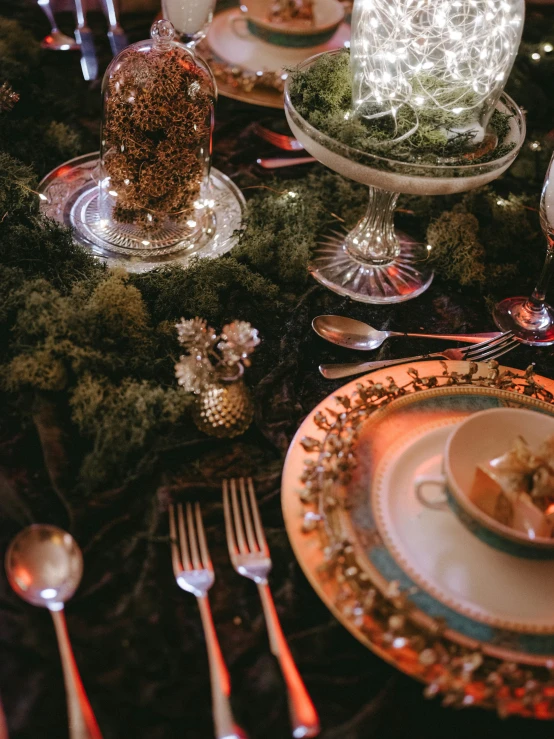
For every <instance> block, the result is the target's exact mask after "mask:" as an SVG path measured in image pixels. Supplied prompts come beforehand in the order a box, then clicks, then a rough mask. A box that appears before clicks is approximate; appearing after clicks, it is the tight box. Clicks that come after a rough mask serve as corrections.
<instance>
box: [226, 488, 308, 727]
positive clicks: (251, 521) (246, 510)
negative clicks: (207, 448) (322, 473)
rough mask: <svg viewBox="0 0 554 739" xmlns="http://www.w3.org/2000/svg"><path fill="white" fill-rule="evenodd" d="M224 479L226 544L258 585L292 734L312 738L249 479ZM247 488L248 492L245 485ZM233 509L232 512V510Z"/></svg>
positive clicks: (305, 699) (242, 572) (238, 567)
mask: <svg viewBox="0 0 554 739" xmlns="http://www.w3.org/2000/svg"><path fill="white" fill-rule="evenodd" d="M238 487H239V489H240V503H239V499H238V494H237V480H235V479H231V481H229V480H223V507H224V511H225V530H226V532H227V546H228V547H229V554H230V556H231V562H232V563H233V567H234V568H235V570H236V571H237V572H238V573H239V575H243V576H244V577H248V578H249V579H250V580H253V581H254V582H255V583H256V585H257V586H258V592H259V593H260V598H261V601H262V607H263V611H264V615H265V620H266V624H267V631H268V635H269V643H270V647H271V651H272V652H273V654H274V655H275V656H276V657H277V659H278V660H279V664H280V666H281V670H282V672H283V677H284V679H285V683H286V686H287V693H288V701H289V714H290V719H291V723H292V735H293V736H294V737H297V738H300V737H313V736H317V734H319V730H320V727H319V717H318V715H317V712H316V710H315V708H314V704H313V703H312V699H311V698H310V696H309V693H308V691H307V690H306V686H305V685H304V683H303V681H302V678H301V677H300V673H299V672H298V669H297V667H296V665H295V663H294V659H293V657H292V654H291V652H290V649H289V646H288V644H287V641H286V639H285V635H284V634H283V631H282V629H281V624H280V623H279V617H278V616H277V611H276V609H275V604H274V602H273V598H272V595H271V591H270V589H269V585H268V583H267V576H268V575H269V572H270V570H271V557H270V554H269V548H268V546H267V541H266V538H265V534H264V530H263V527H262V522H261V519H260V514H259V511H258V504H257V502H256V496H255V494H254V483H253V482H252V478H251V477H249V478H247V479H246V480H245V479H244V478H243V477H241V478H240V479H239V480H238ZM247 487H248V495H247V493H246V488H247ZM231 511H232V512H231Z"/></svg>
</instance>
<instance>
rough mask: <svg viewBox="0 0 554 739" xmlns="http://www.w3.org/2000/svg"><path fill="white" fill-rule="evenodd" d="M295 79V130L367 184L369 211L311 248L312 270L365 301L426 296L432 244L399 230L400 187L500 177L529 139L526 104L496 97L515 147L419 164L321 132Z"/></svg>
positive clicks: (459, 186) (468, 184) (437, 189)
mask: <svg viewBox="0 0 554 739" xmlns="http://www.w3.org/2000/svg"><path fill="white" fill-rule="evenodd" d="M325 53H328V54H337V53H340V51H334V52H333V51H332V52H325ZM318 56H319V55H317V56H313V57H310V58H309V59H307V60H306V61H305V62H303V63H302V64H301V65H300V67H299V69H300V70H305V69H307V68H308V67H310V66H311V65H312V64H313V62H314V61H315V59H317V58H318ZM291 79H292V77H291V76H290V75H289V77H288V79H287V83H286V86H285V113H286V116H287V120H288V123H289V126H290V128H291V130H292V132H293V134H294V136H295V137H296V138H297V139H298V140H299V141H300V142H301V143H302V144H303V146H304V148H305V149H306V150H307V151H308V152H309V153H310V154H311V155H312V156H313V157H315V158H316V159H318V160H319V161H320V162H321V163H322V164H324V165H325V166H326V167H329V169H332V170H334V171H335V172H338V173H339V174H341V175H343V176H344V177H347V178H348V179H351V180H354V181H355V182H360V183H362V184H365V185H367V186H368V187H369V204H368V209H367V212H366V215H365V216H364V217H363V218H362V220H361V221H360V222H359V223H358V225H357V226H355V228H354V229H353V230H352V231H350V233H348V234H339V233H336V232H335V233H332V234H329V235H328V236H326V237H325V239H324V240H323V241H322V243H321V244H320V245H319V248H318V249H317V251H316V252H315V254H314V255H313V258H312V263H311V267H310V271H311V273H312V274H313V276H314V277H315V278H316V280H318V281H319V282H321V283H322V284H324V285H325V286H326V287H328V288H329V289H330V290H333V291H334V292H336V293H339V294H340V295H347V296H348V297H350V298H352V299H353V300H359V301H362V302H364V303H399V302H402V301H404V300H409V299H410V298H414V297H416V296H417V295H420V294H421V293H422V292H424V291H425V290H426V289H427V288H428V287H429V285H430V284H431V281H432V279H433V272H432V270H431V267H430V264H429V262H428V259H429V247H428V245H427V244H420V243H417V242H415V241H413V240H411V239H410V238H409V237H407V236H405V235H404V234H400V233H398V232H396V231H395V229H394V225H393V217H394V208H395V206H396V202H397V200H398V194H399V193H407V194H412V195H450V194H453V193H459V192H464V191H465V190H472V189H474V188H476V187H481V186H482V185H486V184H487V183H488V182H491V181H492V180H494V179H496V178H497V177H498V176H499V175H501V174H502V172H504V171H505V170H506V169H507V168H508V167H509V166H510V164H511V163H512V162H513V160H514V159H515V157H516V156H517V153H518V151H519V149H520V148H521V145H522V144H523V141H524V139H525V120H524V118H523V115H522V113H521V110H520V109H519V108H518V106H517V105H516V104H515V103H514V102H513V100H511V98H509V97H508V96H507V95H505V94H504V95H502V97H501V98H500V100H499V101H498V103H497V110H500V111H501V112H503V113H507V114H508V115H509V116H510V118H509V126H510V131H509V133H508V135H507V137H506V138H505V140H504V142H503V143H504V144H510V143H512V144H513V148H512V149H511V151H509V152H508V153H507V154H505V155H504V156H502V157H500V158H498V159H496V160H492V161H488V162H486V163H481V164H474V163H471V160H470V159H469V158H468V164H465V163H463V164H460V163H456V164H444V163H443V164H436V165H435V164H417V163H415V164H414V163H412V162H405V161H398V160H395V159H388V158H386V157H382V156H376V155H373V154H368V153H367V152H363V151H360V150H358V149H353V148H352V147H350V146H347V145H346V144H343V143H341V142H339V141H337V140H335V139H332V138H330V137H328V136H326V135H325V134H324V133H321V131H318V130H317V129H316V128H314V127H313V126H312V125H311V124H310V123H308V121H306V120H305V119H304V118H303V117H302V116H301V115H300V113H299V112H298V111H297V110H296V108H295V107H294V105H293V103H292V101H291V91H290V88H291ZM339 215H340V214H339ZM430 247H431V248H432V244H431V245H430Z"/></svg>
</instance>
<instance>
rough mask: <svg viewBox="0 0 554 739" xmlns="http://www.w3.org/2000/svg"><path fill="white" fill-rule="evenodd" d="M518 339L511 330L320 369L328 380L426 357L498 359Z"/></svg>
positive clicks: (324, 365)
mask: <svg viewBox="0 0 554 739" xmlns="http://www.w3.org/2000/svg"><path fill="white" fill-rule="evenodd" d="M520 343H521V342H520V341H518V340H517V339H516V338H515V336H514V335H513V333H512V332H511V331H507V332H506V333H504V334H500V335H499V336H497V337H496V338H494V339H489V340H488V341H482V342H481V343H480V344H472V345H471V346H468V347H464V348H463V349H445V350H444V351H442V352H433V354H419V355H418V356H417V357H402V358H400V359H385V360H383V361H381V362H380V361H376V362H351V363H348V364H321V365H320V366H319V371H320V372H321V374H322V375H323V377H325V378H326V379H327V380H338V379H339V378H340V377H351V376H352V375H361V374H362V372H371V371H372V370H378V369H383V368H385V367H394V366H395V365H397V364H405V363H406V362H419V361H420V360H424V359H451V360H455V361H462V360H467V361H468V362H487V361H490V360H491V359H497V358H498V357H501V356H502V355H503V354H507V353H508V352H511V351H512V349H515V348H516V346H517V345H518V344H520Z"/></svg>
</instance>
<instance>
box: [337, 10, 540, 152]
mask: <svg viewBox="0 0 554 739" xmlns="http://www.w3.org/2000/svg"><path fill="white" fill-rule="evenodd" d="M524 15H525V0H355V2H354V10H353V15H352V41H351V65H352V79H353V86H352V87H353V89H352V105H353V109H354V111H356V113H357V114H358V115H360V116H363V117H364V118H366V119H369V120H372V119H375V120H376V119H379V120H380V121H381V122H382V121H383V118H388V120H389V123H390V140H391V141H397V142H398V141H402V140H405V139H407V138H409V137H417V136H420V137H421V136H423V137H425V135H426V132H429V131H434V132H435V135H437V132H442V134H443V138H445V139H446V140H448V141H451V140H452V139H458V140H459V141H460V144H463V145H466V146H467V147H471V146H472V145H477V144H481V142H482V141H483V139H484V138H485V134H486V132H487V125H488V123H489V119H490V117H491V115H492V113H493V111H494V109H495V106H496V103H497V102H498V99H499V97H500V95H501V93H502V90H503V88H504V85H505V84H506V81H507V79H508V75H509V74H510V70H511V68H512V65H513V63H514V59H515V57H516V54H517V50H518V46H519V42H520V40H521V34H522V30H523V19H524Z"/></svg>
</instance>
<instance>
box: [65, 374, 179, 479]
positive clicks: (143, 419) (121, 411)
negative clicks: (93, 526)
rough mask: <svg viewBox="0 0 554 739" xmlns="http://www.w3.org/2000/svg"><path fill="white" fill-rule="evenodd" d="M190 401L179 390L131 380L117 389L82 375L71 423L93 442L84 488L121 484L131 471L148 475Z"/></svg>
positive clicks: (72, 399)
mask: <svg viewBox="0 0 554 739" xmlns="http://www.w3.org/2000/svg"><path fill="white" fill-rule="evenodd" d="M191 402H192V401H191V397H190V396H189V395H187V394H186V393H184V392H182V391H181V390H180V389H179V388H176V387H170V388H163V387H160V385H159V384H157V383H153V382H146V381H134V380H130V379H127V380H124V381H123V382H122V383H121V384H119V385H115V384H113V383H110V382H109V381H108V380H106V379H104V378H99V377H94V376H92V375H90V374H85V375H83V377H82V378H81V379H80V381H79V383H78V384H77V386H76V387H75V389H74V390H73V392H72V394H71V397H70V407H71V413H72V419H73V421H74V422H75V424H76V426H77V428H78V429H79V431H80V433H81V434H82V435H83V436H84V437H85V438H90V439H91V442H92V450H91V451H90V452H89V453H88V454H87V455H86V456H85V458H84V460H83V464H82V466H81V471H80V483H81V485H82V486H83V488H84V489H85V490H95V489H96V488H98V487H99V486H102V485H105V484H106V481H107V480H110V481H111V482H112V484H117V483H118V482H121V481H122V480H124V479H125V477H126V475H127V473H128V471H129V470H130V469H131V470H136V471H138V470H140V472H141V473H144V472H146V471H147V470H148V469H149V467H150V466H151V465H152V463H153V461H154V459H155V457H156V449H157V447H158V446H159V440H160V439H163V438H164V437H165V436H166V435H167V434H168V432H169V431H170V430H171V429H175V426H176V424H178V423H179V422H180V421H181V420H182V417H183V415H184V414H185V412H186V410H187V408H188V407H189V406H190V404H191Z"/></svg>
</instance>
